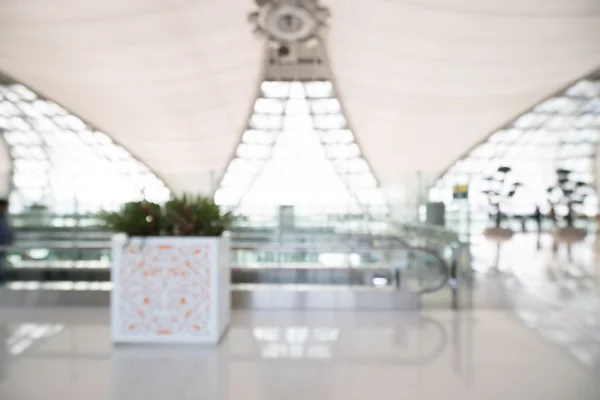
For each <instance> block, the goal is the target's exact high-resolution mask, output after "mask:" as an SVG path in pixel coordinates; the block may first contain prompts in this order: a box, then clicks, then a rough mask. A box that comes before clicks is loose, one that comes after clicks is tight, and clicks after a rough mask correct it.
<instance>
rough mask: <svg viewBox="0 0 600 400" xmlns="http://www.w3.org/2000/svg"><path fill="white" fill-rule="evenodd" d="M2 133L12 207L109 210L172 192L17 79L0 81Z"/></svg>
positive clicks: (18, 209) (60, 211)
mask: <svg viewBox="0 0 600 400" xmlns="http://www.w3.org/2000/svg"><path fill="white" fill-rule="evenodd" d="M0 132H1V133H2V136H3V139H4V141H5V142H6V144H7V146H8V149H9V153H10V157H11V159H12V160H11V162H12V184H11V186H12V187H11V193H10V202H11V211H13V212H15V213H19V212H23V211H25V210H27V209H28V208H30V207H32V206H43V207H45V208H47V209H48V210H49V211H50V212H52V213H55V214H82V213H90V212H96V211H99V210H111V209H114V208H117V207H119V206H120V205H121V204H122V203H124V202H126V201H131V200H141V199H147V200H151V201H165V200H167V199H168V197H169V195H170V192H169V190H168V189H167V187H166V186H165V185H164V183H163V182H162V181H161V180H160V179H158V178H157V177H156V176H155V175H154V174H153V173H152V172H151V171H150V170H149V169H148V168H147V167H146V166H145V165H143V164H142V163H140V162H139V161H138V160H136V159H135V158H134V157H132V155H131V154H130V153H129V152H127V151H126V150H125V149H124V148H123V147H121V146H119V145H117V144H115V143H114V142H113V141H112V140H111V139H110V138H109V137H108V136H107V135H106V134H104V133H102V132H100V131H98V130H97V129H94V128H93V127H91V126H89V125H88V124H86V123H85V122H83V121H82V120H81V119H79V118H77V117H76V116H74V115H72V114H71V113H69V112H68V111H67V110H65V109H64V108H62V107H60V106H59V105H57V104H56V103H54V102H52V101H49V100H46V99H43V98H41V97H39V96H37V95H36V94H35V93H33V92H32V91H31V90H29V89H27V88H26V87H24V86H23V85H20V84H16V83H0Z"/></svg>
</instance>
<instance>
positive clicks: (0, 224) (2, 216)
mask: <svg viewBox="0 0 600 400" xmlns="http://www.w3.org/2000/svg"><path fill="white" fill-rule="evenodd" d="M12 242H13V234H12V228H11V227H10V222H9V219H8V200H6V199H0V284H3V283H4V282H5V280H6V268H7V265H6V255H7V253H8V249H6V247H7V246H10V245H11V244H12Z"/></svg>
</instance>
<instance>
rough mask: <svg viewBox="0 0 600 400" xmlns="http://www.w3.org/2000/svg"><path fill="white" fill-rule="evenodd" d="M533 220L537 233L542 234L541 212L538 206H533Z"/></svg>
mask: <svg viewBox="0 0 600 400" xmlns="http://www.w3.org/2000/svg"><path fill="white" fill-rule="evenodd" d="M533 219H534V220H535V223H536V224H537V228H538V233H542V210H540V206H537V205H536V206H535V211H534V212H533Z"/></svg>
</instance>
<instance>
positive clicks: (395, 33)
mask: <svg viewBox="0 0 600 400" xmlns="http://www.w3.org/2000/svg"><path fill="white" fill-rule="evenodd" d="M322 2H323V3H324V4H325V5H327V6H329V7H330V8H331V11H332V18H331V22H330V24H331V27H332V29H331V30H330V32H329V35H328V38H327V47H328V50H329V57H330V62H331V67H332V70H333V73H334V77H335V79H336V83H337V90H338V93H341V96H342V99H341V100H342V101H343V104H344V106H345V109H346V111H347V112H348V115H347V116H348V118H349V119H350V122H351V123H352V127H353V129H354V131H355V133H356V135H357V137H358V140H359V142H360V144H361V146H362V148H363V151H364V152H365V154H366V156H367V158H368V159H369V161H370V162H371V164H372V165H373V167H374V169H375V171H376V173H377V174H378V175H379V177H380V178H382V180H383V182H384V184H386V185H393V184H395V183H400V182H401V181H403V180H404V178H406V176H407V175H409V174H411V173H413V172H415V171H417V170H420V171H422V172H423V173H425V174H426V175H428V176H434V175H435V174H437V173H439V172H441V170H443V169H444V168H445V167H447V166H448V165H449V164H450V163H451V162H452V161H453V160H455V159H456V158H458V157H459V156H460V155H461V154H463V153H464V152H466V151H467V150H468V149H469V148H470V147H471V146H473V145H474V144H476V143H477V142H478V141H481V140H482V139H484V138H485V137H486V136H487V135H488V134H489V133H491V132H492V131H493V130H494V129H495V128H497V127H499V126H500V125H502V124H503V123H505V122H507V121H508V120H510V119H512V118H513V117H515V116H517V115H518V114H519V113H521V112H522V111H524V110H525V109H527V108H528V107H530V106H532V105H534V104H535V103H536V102H538V101H540V100H541V99H543V98H545V97H547V96H549V95H550V94H552V93H553V92H555V91H557V90H558V89H560V88H561V87H563V86H565V85H566V84H568V83H569V82H571V81H573V80H574V79H576V78H578V77H580V76H583V75H585V74H587V73H588V72H590V71H592V70H594V69H595V68H598V67H599V66H600V1H598V0H553V1H548V0H521V1H504V0H487V1H481V0H413V1H410V0H369V1H366V0H361V1H358V0H355V1H348V0H327V1H325V0H324V1H322ZM253 9H255V6H254V3H253V1H252V0H226V1H225V0H195V1H190V0H187V1H186V0H179V1H175V0H105V1H81V0H60V1H58V0H57V1H52V2H49V1H44V0H23V1H10V0H0V70H1V71H3V72H5V73H6V74H8V75H10V76H12V77H13V78H15V79H16V80H18V81H21V82H22V83H24V84H26V85H28V86H29V87H31V88H32V89H34V90H37V91H39V92H40V93H42V94H44V95H46V96H47V97H49V98H51V99H53V100H55V101H57V102H58V103H60V104H62V105H64V106H65V107H67V108H69V109H70V110H71V111H73V112H74V113H75V114H77V115H79V116H81V117H82V118H84V119H87V120H88V121H90V122H91V123H92V124H94V125H96V126H97V127H99V128H100V129H102V130H104V131H105V132H106V133H107V134H109V135H110V136H111V137H113V138H114V139H115V140H116V141H118V142H120V143H121V144H123V145H124V146H125V147H127V148H128V149H129V150H131V151H132V153H133V154H135V155H136V156H138V157H139V158H140V159H141V160H143V161H145V162H146V163H147V164H148V165H149V166H150V167H151V168H152V169H153V170H154V171H156V172H157V174H158V175H159V176H160V177H162V178H163V179H164V180H165V182H166V183H167V184H168V185H169V186H171V187H172V188H173V189H175V190H207V189H208V188H209V185H210V175H209V171H211V170H214V171H217V172H218V171H220V170H221V169H222V168H224V167H225V165H226V163H227V161H228V159H229V158H230V156H231V155H232V152H233V151H234V148H235V144H236V142H237V140H238V138H239V137H240V134H241V132H242V130H243V128H244V126H245V124H246V122H247V119H248V117H249V112H250V109H251V106H252V104H253V100H254V98H255V97H256V95H257V88H258V83H259V81H260V79H261V71H262V64H263V62H262V60H263V54H264V51H263V45H262V43H261V41H260V40H257V39H256V38H255V37H254V36H253V35H252V33H251V30H252V28H251V27H250V26H249V24H248V23H247V22H246V16H247V13H248V12H249V11H251V10H253Z"/></svg>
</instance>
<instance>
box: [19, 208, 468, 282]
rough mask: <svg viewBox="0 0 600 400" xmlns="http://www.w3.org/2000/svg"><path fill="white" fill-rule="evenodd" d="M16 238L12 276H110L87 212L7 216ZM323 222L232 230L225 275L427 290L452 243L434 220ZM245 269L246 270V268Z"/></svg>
mask: <svg viewBox="0 0 600 400" xmlns="http://www.w3.org/2000/svg"><path fill="white" fill-rule="evenodd" d="M12 221H13V225H14V227H15V231H16V236H17V241H16V243H15V246H13V247H12V248H11V249H10V251H9V254H8V260H9V262H10V264H11V265H12V267H11V272H10V276H11V278H12V279H13V280H15V281H19V280H23V281H34V280H39V281H62V280H67V281H68V280H80V281H84V280H89V281H92V282H96V281H107V280H109V279H110V275H109V268H110V248H109V245H110V237H111V233H110V232H108V231H106V230H105V229H103V228H101V227H100V226H99V224H98V221H97V220H95V219H94V218H93V217H91V216H46V217H45V218H44V219H43V220H40V218H39V216H33V217H32V216H28V215H19V216H13V218H12ZM330 228H331V227H329V228H327V227H317V226H308V225H307V226H303V227H297V226H295V227H294V228H293V229H281V228H280V227H271V228H269V227H265V226H263V227H261V228H252V227H250V226H248V225H244V224H238V225H237V226H235V227H234V228H233V229H232V230H231V232H230V234H231V238H232V255H231V259H232V268H233V269H234V271H237V272H235V273H234V279H233V283H234V284H235V283H248V281H250V282H254V283H261V282H263V283H277V284H314V285H320V284H321V285H322V284H327V285H329V284H343V285H351V286H352V285H361V286H372V287H374V288H382V287H389V288H398V289H402V290H408V291H410V292H418V293H429V292H432V291H435V290H438V289H439V288H441V287H444V286H445V285H446V284H447V282H448V280H449V277H450V273H451V271H450V266H451V265H452V262H453V260H454V257H455V252H456V251H457V249H459V247H460V242H459V241H458V238H457V236H456V235H455V234H454V233H453V232H450V231H448V230H445V229H443V228H440V227H435V226H427V225H424V224H408V223H403V224H400V223H390V222H388V223H387V225H386V229H385V230H382V231H379V232H364V230H363V229H354V230H352V229H350V230H346V231H337V232H336V231H335V229H330ZM252 271H253V272H252Z"/></svg>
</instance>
